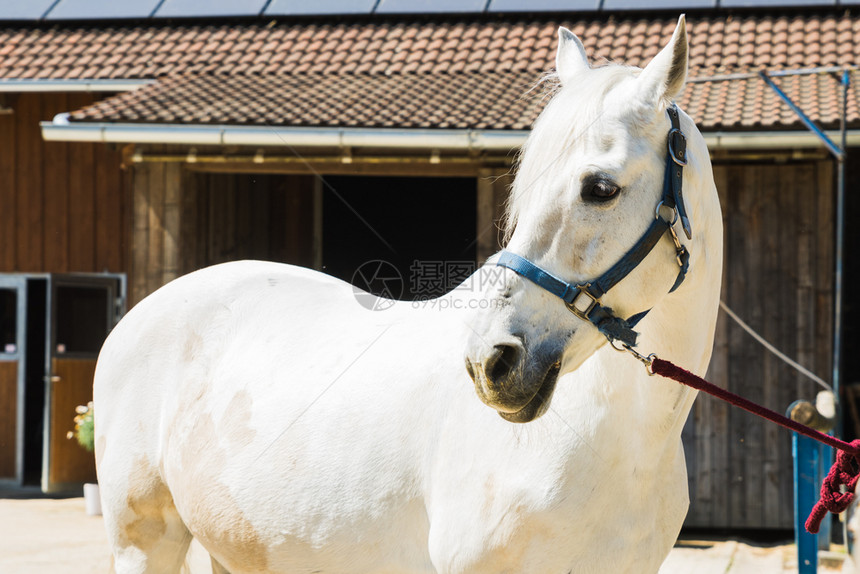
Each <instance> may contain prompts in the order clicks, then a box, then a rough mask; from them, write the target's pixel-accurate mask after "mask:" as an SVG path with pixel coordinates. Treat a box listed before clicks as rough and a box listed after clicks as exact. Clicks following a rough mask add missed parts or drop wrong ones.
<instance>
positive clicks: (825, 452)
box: [815, 442, 833, 551]
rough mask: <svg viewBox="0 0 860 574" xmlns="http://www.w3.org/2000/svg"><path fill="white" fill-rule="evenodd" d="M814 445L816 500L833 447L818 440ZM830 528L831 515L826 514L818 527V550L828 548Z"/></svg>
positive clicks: (831, 456)
mask: <svg viewBox="0 0 860 574" xmlns="http://www.w3.org/2000/svg"><path fill="white" fill-rule="evenodd" d="M816 446H817V447H818V479H817V480H816V481H815V500H816V501H817V500H818V497H819V496H821V485H822V484H823V483H824V477H825V476H827V473H828V472H830V465H832V464H833V449H832V448H830V447H829V446H827V445H826V444H822V443H820V442H816ZM832 530H833V517H832V516H831V515H830V514H828V515H827V516H825V517H824V520H822V521H821V528H819V529H818V549H819V550H824V551H829V550H830V540H831V538H830V537H831V534H832Z"/></svg>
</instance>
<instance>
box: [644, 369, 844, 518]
mask: <svg viewBox="0 0 860 574" xmlns="http://www.w3.org/2000/svg"><path fill="white" fill-rule="evenodd" d="M650 366H651V372H652V373H654V374H655V375H660V376H662V377H666V378H667V379H672V380H674V381H678V382H679V383H682V384H684V385H687V386H688V387H693V388H694V389H697V390H700V391H704V392H706V393H708V394H709V395H713V396H715V397H717V398H718V399H722V400H724V401H726V402H728V403H731V404H733V405H735V406H736V407H740V408H742V409H744V410H745V411H748V412H751V413H752V414H754V415H758V416H760V417H762V418H766V419H767V420H769V421H772V422H775V423H776V424H778V425H781V426H783V427H785V428H787V429H791V430H793V431H794V432H797V433H800V434H802V435H805V436H808V437H809V438H813V439H815V440H817V441H819V442H823V443H824V444H826V445H830V446H832V447H833V448H835V449H838V450H839V452H838V453H837V455H836V462H835V463H833V466H832V467H830V472H829V473H827V477H825V479H824V483H823V484H822V485H821V499H820V500H819V501H818V502H817V503H815V506H814V507H813V508H812V512H810V513H809V518H807V519H806V530H807V531H809V532H810V533H812V534H816V533H817V532H818V528H819V526H820V525H821V520H822V519H823V518H824V517H825V516H826V515H827V512H828V511H830V512H833V513H834V514H839V513H840V512H843V511H845V510H846V509H847V508H848V506H849V505H850V504H851V501H852V500H854V487H855V486H856V485H857V479H858V478H860V439H858V440H855V441H852V442H851V443H847V442H845V441H843V440H839V439H838V438H835V437H832V436H830V435H827V434H824V433H822V432H819V431H817V430H815V429H811V428H809V427H808V426H806V425H804V424H801V423H799V422H797V421H793V420H791V419H790V418H788V417H786V416H783V415H781V414H779V413H777V412H774V411H772V410H770V409H767V408H765V407H763V406H761V405H757V404H756V403H754V402H752V401H750V400H748V399H745V398H743V397H741V396H738V395H736V394H734V393H730V392H729V391H727V390H725V389H723V388H720V387H718V386H717V385H715V384H713V383H709V382H708V381H706V380H705V379H703V378H701V377H699V376H697V375H694V374H693V373H691V372H689V371H686V370H684V369H682V368H681V367H678V366H676V365H674V364H672V363H670V362H669V361H664V360H663V359H660V358H656V357H654V359H653V360H652V361H651V365H650ZM842 486H844V487H845V492H842V489H841V487H842Z"/></svg>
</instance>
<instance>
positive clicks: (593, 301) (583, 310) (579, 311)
mask: <svg viewBox="0 0 860 574" xmlns="http://www.w3.org/2000/svg"><path fill="white" fill-rule="evenodd" d="M589 287H591V283H585V284H583V285H577V286H576V289H577V290H578V291H579V292H578V293H577V294H576V296H575V297H574V298H573V300H572V301H571V302H570V303H568V302H567V301H565V302H564V304H565V306H566V307H567V308H568V310H569V311H570V312H571V313H573V314H574V315H576V316H577V317H579V318H580V319H582V320H583V321H590V320H591V319H589V318H588V314H589V313H591V311H593V310H594V308H595V307H597V306H598V305H599V304H600V299H598V298H597V297H595V296H594V295H592V294H591V293H589V292H588V288H589ZM580 295H585V296H586V297H588V298H589V299H590V301H587V302H586V301H583V302H582V303H587V304H586V305H585V306H584V307H583V306H582V304H580V305H577V301H579V296H580Z"/></svg>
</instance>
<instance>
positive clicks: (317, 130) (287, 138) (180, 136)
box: [41, 114, 860, 152]
mask: <svg viewBox="0 0 860 574" xmlns="http://www.w3.org/2000/svg"><path fill="white" fill-rule="evenodd" d="M41 128H42V137H43V138H44V139H45V140H46V141H66V142H103V143H107V142H114V143H140V144H146V143H151V144H179V145H240V146H258V147H307V148H316V147H319V148H381V149H410V150H419V149H421V150H423V149H429V150H434V149H438V150H470V151H494V152H507V151H510V150H512V149H516V148H519V147H520V146H522V144H523V143H525V140H526V138H527V137H528V134H529V131H528V130H473V129H408V128H349V127H276V126H241V125H199V124H143V123H140V124H136V123H113V122H68V121H67V116H66V115H65V114H60V115H58V116H57V117H55V118H54V120H53V121H50V122H41ZM826 133H827V135H828V136H830V137H831V139H837V138H838V137H839V132H837V131H835V130H834V131H828V132H826ZM702 135H703V136H704V138H705V142H706V143H707V144H708V148H709V149H711V150H714V149H791V148H818V147H823V146H822V143H821V140H819V139H818V137H817V136H816V135H815V134H813V133H811V132H808V131H736V132H735V131H713V132H707V131H706V132H703V134H702ZM847 143H848V145H849V146H860V129H854V130H849V131H848V132H847Z"/></svg>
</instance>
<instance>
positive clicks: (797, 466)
mask: <svg viewBox="0 0 860 574" xmlns="http://www.w3.org/2000/svg"><path fill="white" fill-rule="evenodd" d="M791 454H792V458H793V459H794V543H795V544H796V545H797V570H798V574H816V572H817V571H818V537H817V536H816V535H815V534H810V533H809V532H807V531H806V528H805V527H804V523H805V522H806V517H807V516H809V511H810V510H812V507H813V506H814V505H815V502H816V501H817V500H818V476H819V470H818V467H819V463H820V461H819V457H820V454H821V453H820V451H819V448H818V442H816V441H814V440H813V439H811V438H808V437H805V436H803V435H799V434H797V433H791ZM827 520H828V519H827V518H825V522H827Z"/></svg>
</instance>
